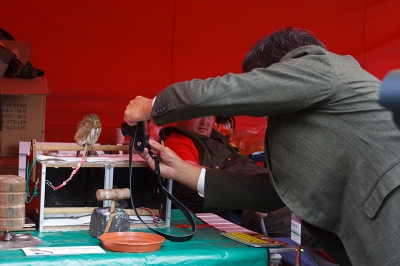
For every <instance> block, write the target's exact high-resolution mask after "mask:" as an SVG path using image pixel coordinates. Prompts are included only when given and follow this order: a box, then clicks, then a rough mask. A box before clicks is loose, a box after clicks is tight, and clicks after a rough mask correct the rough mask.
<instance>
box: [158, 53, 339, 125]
mask: <svg viewBox="0 0 400 266" xmlns="http://www.w3.org/2000/svg"><path fill="white" fill-rule="evenodd" d="M331 64H332V62H331V60H330V55H329V53H328V52H327V51H325V50H324V49H322V48H320V47H317V46H312V45H311V46H304V47H301V48H298V49H295V50H293V51H292V52H290V53H289V54H287V55H286V56H285V57H284V58H283V59H282V60H281V62H279V63H277V64H273V65H271V66H270V67H268V68H257V69H254V70H253V71H251V72H249V73H243V74H232V73H228V74H226V75H224V76H222V77H215V78H209V79H205V80H200V79H193V80H191V81H186V82H179V83H175V84H172V85H170V86H169V87H167V88H166V89H164V90H163V91H161V92H160V93H159V94H158V95H157V98H156V100H155V102H154V105H153V109H152V117H153V118H154V121H155V123H156V124H158V125H163V124H167V123H170V122H174V121H180V120H186V119H191V118H194V117H200V116H205V115H216V114H218V115H223V116H237V115H248V116H255V117H257V116H267V115H273V114H281V113H291V112H296V111H298V110H302V109H305V108H308V107H311V106H313V105H317V104H318V103H321V102H323V101H325V100H326V99H327V98H328V97H329V96H330V95H331V94H332V93H333V92H332V90H331V88H330V87H328V86H326V84H330V83H331V81H332V79H333V77H332V71H330V69H331V68H332V65H331Z"/></svg>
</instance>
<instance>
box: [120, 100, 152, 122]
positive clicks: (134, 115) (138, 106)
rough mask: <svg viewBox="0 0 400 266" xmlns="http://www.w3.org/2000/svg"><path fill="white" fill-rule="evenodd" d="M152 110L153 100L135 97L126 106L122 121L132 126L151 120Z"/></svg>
mask: <svg viewBox="0 0 400 266" xmlns="http://www.w3.org/2000/svg"><path fill="white" fill-rule="evenodd" d="M152 108H153V99H148V98H145V97H142V96H136V98H135V99H133V100H131V101H130V102H129V104H128V106H126V109H125V113H124V120H125V122H126V123H128V125H130V126H134V125H136V124H137V122H140V121H146V120H149V119H150V118H151V109H152Z"/></svg>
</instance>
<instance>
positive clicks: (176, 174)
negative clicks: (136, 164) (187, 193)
mask: <svg viewBox="0 0 400 266" xmlns="http://www.w3.org/2000/svg"><path fill="white" fill-rule="evenodd" d="M149 145H150V147H151V153H153V154H154V155H156V156H157V157H158V158H159V160H160V174H161V176H162V177H165V178H170V179H173V180H176V181H178V182H180V183H182V184H184V185H186V186H188V187H189V188H191V189H193V190H195V191H197V182H198V180H199V175H200V172H201V167H200V166H198V165H193V164H190V163H187V162H185V161H183V160H182V159H181V158H180V157H179V156H178V155H177V154H176V153H175V152H174V151H172V150H171V149H170V148H168V147H165V146H163V145H161V144H159V143H158V142H156V141H154V140H149ZM139 155H140V156H141V157H142V158H143V159H144V160H146V161H147V163H148V164H149V166H150V168H151V169H153V170H154V169H155V167H156V166H155V165H156V162H155V160H154V159H153V158H152V157H151V156H150V154H149V151H148V149H147V148H145V149H144V151H143V152H142V153H140V154H139Z"/></svg>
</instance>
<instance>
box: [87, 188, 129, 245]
mask: <svg viewBox="0 0 400 266" xmlns="http://www.w3.org/2000/svg"><path fill="white" fill-rule="evenodd" d="M130 197H131V191H130V190H129V189H128V188H123V189H98V190H97V192H96V198H97V200H99V201H103V200H111V207H110V208H96V209H94V210H93V213H92V216H91V219H90V228H89V233H90V234H91V235H92V236H94V237H99V236H100V235H102V234H104V233H108V232H127V231H129V228H130V218H129V215H128V214H127V213H126V212H125V211H124V210H123V209H122V208H115V201H116V200H121V199H129V198H130Z"/></svg>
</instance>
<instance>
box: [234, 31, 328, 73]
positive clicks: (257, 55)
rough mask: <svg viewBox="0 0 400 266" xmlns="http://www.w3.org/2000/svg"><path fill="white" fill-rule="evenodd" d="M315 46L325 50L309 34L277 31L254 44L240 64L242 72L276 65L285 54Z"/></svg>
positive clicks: (319, 42)
mask: <svg viewBox="0 0 400 266" xmlns="http://www.w3.org/2000/svg"><path fill="white" fill-rule="evenodd" d="M305 45H317V46H320V47H322V48H324V49H326V47H325V45H324V44H323V43H322V42H321V41H320V40H318V39H317V38H316V37H315V36H314V35H313V34H312V33H311V32H309V31H307V30H303V29H296V28H292V27H287V28H283V29H281V30H278V31H276V32H274V33H272V34H270V35H268V36H266V37H264V38H263V39H261V40H260V41H258V42H256V43H255V44H254V45H253V47H252V48H251V49H250V52H249V53H248V54H247V55H246V57H245V59H244V60H243V63H242V70H243V72H250V71H251V70H253V69H254V68H266V67H269V66H270V65H272V64H275V63H278V62H279V61H280V60H281V59H282V57H284V56H285V55H286V54H287V53H289V52H290V51H292V50H293V49H296V48H298V47H301V46H305Z"/></svg>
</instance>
